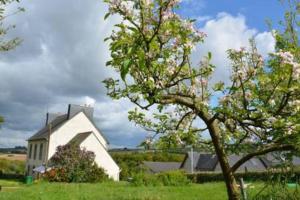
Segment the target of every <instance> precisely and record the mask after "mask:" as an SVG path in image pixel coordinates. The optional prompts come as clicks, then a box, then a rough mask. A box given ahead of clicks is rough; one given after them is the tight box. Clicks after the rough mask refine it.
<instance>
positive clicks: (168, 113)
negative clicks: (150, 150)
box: [104, 0, 300, 200]
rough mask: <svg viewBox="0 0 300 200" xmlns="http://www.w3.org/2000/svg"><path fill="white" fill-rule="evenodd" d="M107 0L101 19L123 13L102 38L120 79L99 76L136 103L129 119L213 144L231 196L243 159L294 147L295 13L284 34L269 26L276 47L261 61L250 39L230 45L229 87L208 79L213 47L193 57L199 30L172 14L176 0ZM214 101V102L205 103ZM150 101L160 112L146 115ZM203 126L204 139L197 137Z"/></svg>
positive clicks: (299, 82)
mask: <svg viewBox="0 0 300 200" xmlns="http://www.w3.org/2000/svg"><path fill="white" fill-rule="evenodd" d="M105 2H107V3H108V5H109V12H108V14H107V15H106V16H105V18H107V17H108V16H109V15H111V14H118V15H120V16H121V17H122V19H123V20H122V22H121V23H119V24H117V25H116V27H117V29H116V30H114V31H113V33H112V34H111V36H110V37H108V38H107V40H110V50H111V60H110V61H108V62H107V65H108V66H110V67H112V68H114V69H115V70H116V71H117V72H119V74H120V78H119V79H114V78H108V79H106V80H105V81H104V83H105V84H106V87H107V89H108V95H109V96H111V97H112V98H114V99H120V98H123V97H126V98H128V99H129V100H130V101H131V102H133V103H135V104H136V105H137V106H138V108H137V109H135V110H133V111H131V112H129V119H130V120H133V121H134V122H135V123H137V124H139V125H140V126H142V127H143V128H145V129H146V130H148V131H152V132H153V133H154V134H153V137H155V136H156V135H159V136H163V138H164V139H166V138H168V137H170V138H175V141H177V143H179V144H195V143H198V144H202V145H207V146H208V147H212V148H213V149H214V150H215V153H216V154H217V156H218V159H219V162H220V166H221V169H222V172H223V176H224V179H225V183H226V187H227V192H228V198H229V199H230V200H237V199H239V198H240V197H239V191H238V188H237V185H236V180H235V177H234V172H235V171H236V170H237V169H238V168H239V167H240V166H241V165H242V164H243V163H245V162H246V161H248V160H249V159H251V158H253V157H254V156H260V155H264V154H266V153H269V152H273V151H289V150H296V149H297V147H299V143H300V137H299V135H300V134H299V131H300V123H299V119H300V99H299V97H300V64H299V59H300V49H299V41H298V38H297V36H298V35H297V33H296V30H297V29H296V27H295V26H297V24H298V25H299V22H297V21H296V19H297V17H296V15H297V14H296V13H295V12H290V13H287V14H286V19H287V20H286V22H287V23H286V24H285V25H286V30H285V32H284V33H280V32H279V31H274V36H275V38H276V53H273V54H271V55H270V57H269V58H268V59H267V60H264V59H263V58H262V56H261V55H259V54H258V52H257V49H256V47H255V43H254V41H251V45H250V48H249V49H244V48H241V49H239V50H228V57H229V58H230V60H231V64H232V71H231V72H232V74H231V77H230V80H231V83H230V84H228V85H227V84H225V83H224V82H219V83H216V84H208V81H209V79H210V77H211V76H212V74H213V71H214V68H215V66H213V65H212V64H211V62H210V60H211V57H212V55H211V53H208V54H207V56H205V57H204V58H202V60H201V62H200V64H199V65H195V64H194V63H192V62H191V60H190V55H191V53H192V50H193V48H194V47H195V45H196V44H198V43H201V42H203V40H204V38H205V34H204V33H202V32H201V31H199V30H197V29H196V28H195V26H194V25H193V22H194V20H189V19H181V18H180V17H179V16H178V15H177V14H176V13H175V12H174V9H175V8H176V7H178V2H179V0H105ZM297 9H298V13H299V9H300V8H299V6H298V8H297ZM212 99H215V100H217V99H218V100H219V101H218V103H217V104H211V100H212ZM150 107H154V108H155V109H156V110H157V111H158V112H155V113H154V114H153V116H152V117H147V116H146V114H145V112H141V110H143V111H147V110H148V109H149V108H150ZM152 110H154V109H152ZM197 121H198V122H197ZM199 121H202V124H204V127H201V126H199V124H201V123H199ZM204 131H208V133H209V135H210V139H206V138H205V137H204V138H203V137H202V135H203V134H201V133H203V132H204ZM166 136H168V137H166ZM184 138H186V140H183V139H184ZM242 150H243V157H242V158H241V159H240V160H238V161H237V162H236V163H235V164H234V165H233V166H230V165H229V162H228V155H229V154H230V153H232V152H236V153H239V152H241V151H242Z"/></svg>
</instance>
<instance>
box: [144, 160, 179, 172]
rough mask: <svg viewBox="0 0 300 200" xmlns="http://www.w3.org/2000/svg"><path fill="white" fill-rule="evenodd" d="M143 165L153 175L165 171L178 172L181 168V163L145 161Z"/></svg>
mask: <svg viewBox="0 0 300 200" xmlns="http://www.w3.org/2000/svg"><path fill="white" fill-rule="evenodd" d="M143 164H144V165H145V166H146V167H147V169H148V170H149V171H150V172H152V173H159V172H165V171H172V170H177V169H179V168H180V165H181V163H180V162H150V161H145V162H143Z"/></svg>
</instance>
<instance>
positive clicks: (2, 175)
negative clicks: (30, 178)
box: [0, 170, 25, 180]
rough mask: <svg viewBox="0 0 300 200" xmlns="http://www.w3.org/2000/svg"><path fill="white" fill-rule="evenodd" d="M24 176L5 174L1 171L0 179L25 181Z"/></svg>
mask: <svg viewBox="0 0 300 200" xmlns="http://www.w3.org/2000/svg"><path fill="white" fill-rule="evenodd" d="M24 177H25V176H24V175H23V174H8V173H3V172H2V171H1V170H0V179H20V180H21V179H24Z"/></svg>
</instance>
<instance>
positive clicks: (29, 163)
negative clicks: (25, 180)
mask: <svg viewBox="0 0 300 200" xmlns="http://www.w3.org/2000/svg"><path fill="white" fill-rule="evenodd" d="M30 145H32V150H31V152H30ZM35 145H36V147H37V148H36V156H35V157H34V154H35ZM41 145H42V146H43V147H42V148H41ZM46 145H47V142H46V141H45V140H37V141H29V142H28V146H27V148H28V151H27V159H26V174H27V175H32V174H33V173H32V170H33V169H34V167H38V166H41V165H43V164H45V161H46V160H45V159H46V149H47V146H46ZM30 153H31V156H30V155H29V154H30Z"/></svg>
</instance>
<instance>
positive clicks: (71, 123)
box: [48, 112, 108, 159]
mask: <svg viewBox="0 0 300 200" xmlns="http://www.w3.org/2000/svg"><path fill="white" fill-rule="evenodd" d="M88 131H92V132H94V133H95V135H96V137H97V138H98V140H99V141H100V142H101V143H102V144H103V146H104V147H105V149H107V145H108V144H107V143H106V141H105V139H104V138H103V137H102V136H101V134H100V133H99V131H98V130H97V128H96V127H95V126H94V125H93V124H92V123H91V122H90V121H89V119H88V118H87V117H86V115H85V114H84V113H83V112H80V113H78V114H77V115H75V116H74V117H73V118H71V119H70V120H68V121H67V122H65V124H63V126H61V127H60V128H58V129H57V130H56V131H55V132H53V133H52V134H51V136H50V147H49V155H48V159H50V158H51V157H52V156H53V154H54V153H55V151H56V147H57V146H59V145H65V144H67V143H68V142H69V141H70V140H71V139H72V138H74V137H75V136H76V135H77V134H78V133H83V132H88Z"/></svg>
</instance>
